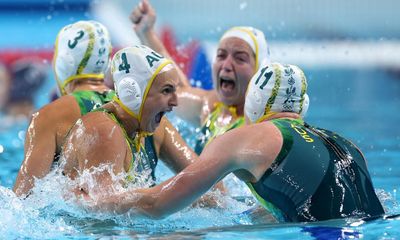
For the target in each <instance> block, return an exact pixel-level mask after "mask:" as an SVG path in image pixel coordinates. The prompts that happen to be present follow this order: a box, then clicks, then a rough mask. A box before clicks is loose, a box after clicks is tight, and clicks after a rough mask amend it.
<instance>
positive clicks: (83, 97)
mask: <svg viewBox="0 0 400 240" xmlns="http://www.w3.org/2000/svg"><path fill="white" fill-rule="evenodd" d="M71 95H72V96H73V97H74V98H75V100H76V102H77V103H78V104H79V108H80V109H81V115H82V116H83V115H85V114H87V113H88V112H90V111H92V110H94V109H97V108H99V107H101V106H102V105H104V104H106V103H108V102H110V101H111V100H112V98H113V97H114V95H115V92H114V91H113V90H109V91H106V92H104V93H99V92H96V91H76V92H73V93H72V94H71Z"/></svg>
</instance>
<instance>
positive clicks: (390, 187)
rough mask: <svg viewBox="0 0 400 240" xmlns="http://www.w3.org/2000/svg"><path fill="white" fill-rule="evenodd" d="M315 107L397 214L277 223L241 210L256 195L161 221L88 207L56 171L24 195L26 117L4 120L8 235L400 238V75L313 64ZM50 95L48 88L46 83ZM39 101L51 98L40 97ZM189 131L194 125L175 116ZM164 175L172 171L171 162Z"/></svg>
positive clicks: (0, 145) (0, 157) (0, 176)
mask: <svg viewBox="0 0 400 240" xmlns="http://www.w3.org/2000/svg"><path fill="white" fill-rule="evenodd" d="M305 73H306V75H307V77H308V81H309V95H310V101H311V102H310V108H309V112H308V115H307V116H306V118H305V120H306V121H307V122H309V124H311V125H316V126H319V127H322V128H327V129H331V130H333V131H336V132H338V133H340V134H341V135H343V136H345V137H347V138H349V139H350V140H352V141H353V142H354V143H355V144H357V145H358V146H359V147H360V148H361V150H362V151H363V152H364V154H365V157H366V158H367V160H368V165H369V170H370V173H371V176H372V180H373V183H374V186H375V189H376V192H377V193H378V195H379V198H380V199H381V201H382V202H383V204H384V206H385V209H386V211H387V213H388V215H389V217H387V218H379V219H344V220H331V221H325V222H318V223H308V224H306V223H300V224H276V223H269V222H263V221H258V220H257V219H251V218H250V217H249V216H247V215H244V214H241V212H243V211H245V210H247V209H248V208H249V206H252V201H251V199H248V200H249V201H247V202H246V201H243V200H240V201H239V200H237V199H233V198H228V197H221V201H223V202H224V204H225V206H226V208H225V209H221V208H216V209H209V208H198V207H189V208H187V209H185V210H183V211H181V212H178V213H176V214H173V215H172V216H170V217H168V218H166V219H164V220H161V221H153V220H149V219H143V218H138V217H135V216H129V215H122V216H114V215H101V214H100V215H99V214H93V213H87V212H85V211H83V210H81V209H78V208H76V207H75V206H74V205H73V204H72V203H69V202H66V201H64V200H63V195H62V188H60V186H62V185H63V184H65V183H64V181H65V179H64V178H63V177H62V176H60V174H59V173H57V172H52V173H50V174H49V175H48V176H47V177H46V178H44V179H43V180H41V181H39V182H38V183H37V188H36V189H35V193H34V194H33V195H32V196H31V197H29V198H27V199H26V200H21V199H18V198H16V197H15V195H14V194H13V193H12V191H11V188H12V186H13V184H14V181H15V178H16V174H17V172H18V169H19V167H20V164H21V161H22V159H23V139H24V134H25V130H26V126H27V122H26V121H18V123H17V124H16V121H15V119H9V118H6V117H5V116H1V120H0V123H1V124H0V125H1V126H2V127H0V132H1V135H0V184H1V186H0V216H1V217H0V236H4V237H5V236H6V237H7V238H10V239H13V238H33V239H39V238H40V239H42V238H52V239H54V238H57V239H98V238H102V237H106V238H113V237H114V238H118V239H119V238H121V239H125V238H155V239H160V238H173V239H176V238H204V239H219V238H224V239H226V238H235V239H249V238H251V239H266V238H267V239H274V238H279V239H281V238H288V239H289V238H290V239H292V238H294V239H359V238H363V239H399V238H400V232H399V231H398V229H399V228H400V217H398V216H396V214H399V213H400V208H399V205H398V203H399V201H400V196H399V194H398V192H399V191H400V186H399V184H398V183H399V179H400V162H399V161H400V130H399V128H398V126H397V125H398V123H399V122H400V114H398V110H399V106H400V78H399V76H396V75H394V74H392V73H389V72H386V71H383V70H379V69H305ZM41 91H42V93H43V94H44V93H47V91H48V88H47V87H45V88H43V89H42V90H41ZM38 101H39V105H43V104H44V103H45V101H43V100H40V99H39V98H38ZM169 117H171V119H172V120H173V122H174V123H175V124H177V125H178V126H179V128H180V129H181V130H182V131H183V133H184V136H185V137H188V138H189V139H188V140H189V143H191V144H193V139H192V138H190V137H189V135H190V132H191V131H193V129H192V128H190V126H187V125H185V124H184V123H182V122H180V121H179V120H178V119H177V118H176V117H174V116H169ZM157 175H158V176H160V178H161V179H165V178H167V177H168V176H170V173H169V172H168V170H166V168H165V167H164V166H160V168H159V169H158V170H157Z"/></svg>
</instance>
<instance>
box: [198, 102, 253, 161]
mask: <svg viewBox="0 0 400 240" xmlns="http://www.w3.org/2000/svg"><path fill="white" fill-rule="evenodd" d="M224 108H228V110H229V111H230V112H232V116H233V117H236V111H235V110H232V109H230V108H229V107H227V106H226V105H224V104H223V103H217V106H216V108H215V109H214V111H213V112H212V113H211V114H210V115H209V116H208V117H207V120H206V121H205V123H204V124H203V126H202V127H201V130H200V135H199V136H198V137H197V140H196V146H195V148H194V151H195V152H196V154H198V155H200V153H201V152H202V151H203V149H204V147H205V146H207V144H208V143H210V142H211V140H213V139H214V138H216V137H217V136H219V135H221V134H223V133H225V132H227V131H229V130H231V129H234V128H237V127H240V126H242V125H243V124H244V123H245V120H244V117H243V116H242V117H236V120H235V121H234V122H232V123H230V124H228V125H225V126H218V124H217V120H218V118H219V117H220V116H221V114H222V112H223V110H224Z"/></svg>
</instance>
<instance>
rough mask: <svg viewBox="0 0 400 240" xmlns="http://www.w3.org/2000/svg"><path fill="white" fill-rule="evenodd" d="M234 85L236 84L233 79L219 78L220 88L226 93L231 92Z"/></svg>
mask: <svg viewBox="0 0 400 240" xmlns="http://www.w3.org/2000/svg"><path fill="white" fill-rule="evenodd" d="M235 86H236V84H235V81H233V80H231V79H223V78H221V79H220V87H221V90H222V91H224V92H226V93H229V92H232V91H233V90H234V89H235Z"/></svg>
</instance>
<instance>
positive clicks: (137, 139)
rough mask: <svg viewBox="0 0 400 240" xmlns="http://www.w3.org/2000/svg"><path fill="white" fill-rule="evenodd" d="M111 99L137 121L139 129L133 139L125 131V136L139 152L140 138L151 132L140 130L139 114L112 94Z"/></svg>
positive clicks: (149, 134)
mask: <svg viewBox="0 0 400 240" xmlns="http://www.w3.org/2000/svg"><path fill="white" fill-rule="evenodd" d="M113 100H114V101H115V102H116V103H117V104H118V105H119V106H120V107H121V108H122V109H123V110H124V111H125V112H127V113H128V114H129V115H130V116H132V117H133V118H135V119H136V120H137V121H138V123H139V130H138V131H137V133H136V136H135V137H134V138H133V139H132V138H131V137H130V136H129V135H128V134H127V133H126V132H125V135H126V138H127V140H128V142H129V143H130V144H132V145H133V146H135V150H136V152H139V151H140V146H141V142H142V141H141V140H142V138H144V137H148V136H151V135H153V133H151V132H146V131H142V130H140V120H139V116H138V115H137V114H135V113H134V112H133V111H132V110H130V109H129V108H128V107H127V106H126V105H125V104H123V103H122V102H121V100H120V99H119V98H118V97H117V96H114V97H113ZM124 131H125V129H124Z"/></svg>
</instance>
